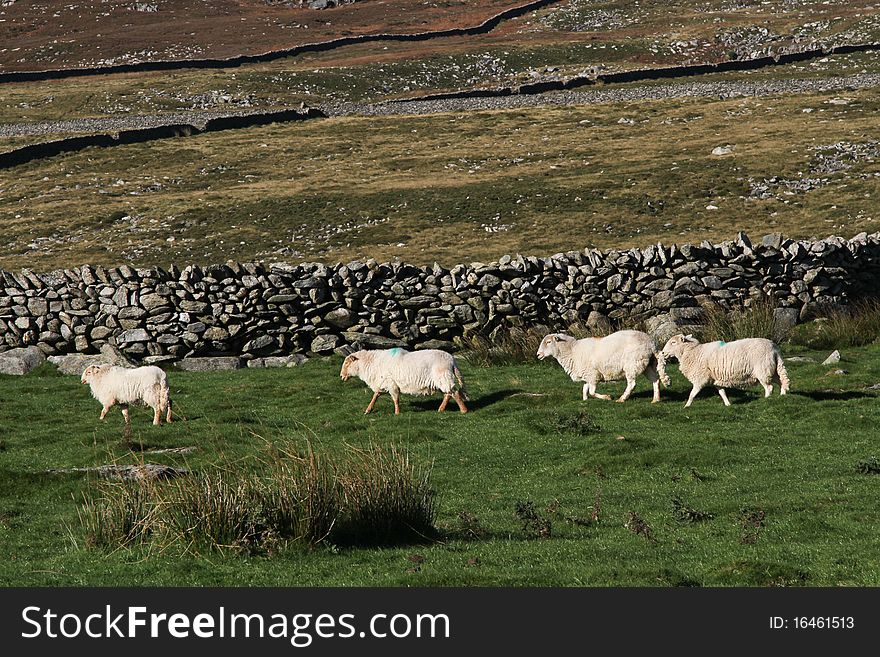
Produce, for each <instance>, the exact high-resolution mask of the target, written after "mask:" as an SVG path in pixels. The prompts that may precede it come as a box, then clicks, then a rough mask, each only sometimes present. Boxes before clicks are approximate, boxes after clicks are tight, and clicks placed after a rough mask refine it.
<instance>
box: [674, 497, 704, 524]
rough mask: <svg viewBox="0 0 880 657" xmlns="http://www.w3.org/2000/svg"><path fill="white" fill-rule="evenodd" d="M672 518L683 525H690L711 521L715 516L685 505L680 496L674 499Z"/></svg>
mask: <svg viewBox="0 0 880 657" xmlns="http://www.w3.org/2000/svg"><path fill="white" fill-rule="evenodd" d="M672 517H673V518H675V520H676V522H679V523H681V524H690V523H694V522H702V521H704V520H711V519H712V518H714V516H713V515H712V514H711V513H709V512H707V511H700V510H699V509H695V508H693V507H691V506H688V505H687V504H685V503H684V502H683V501H682V500H681V498H680V497H679V496H678V495H675V496H674V497H673V498H672Z"/></svg>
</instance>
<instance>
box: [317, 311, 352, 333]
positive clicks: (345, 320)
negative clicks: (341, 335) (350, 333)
mask: <svg viewBox="0 0 880 657" xmlns="http://www.w3.org/2000/svg"><path fill="white" fill-rule="evenodd" d="M324 321H325V322H327V323H328V324H331V325H333V326H335V327H337V328H340V329H347V328H350V327H352V326H354V325H355V324H357V319H356V318H355V316H354V315H353V314H352V312H351V311H350V310H348V309H347V308H336V309H335V310H331V311H330V312H329V313H327V314H326V315H324Z"/></svg>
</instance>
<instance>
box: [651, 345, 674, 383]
mask: <svg viewBox="0 0 880 657" xmlns="http://www.w3.org/2000/svg"><path fill="white" fill-rule="evenodd" d="M654 360H655V361H657V362H656V365H655V366H656V368H657V374H658V375H659V376H660V380H661V381H662V382H663V385H664V386H666V387H667V388H668V387H669V386H671V385H672V381H671V380H670V378H669V375H668V374H667V373H666V357H665V356H664V355H663V352H662V351H655V352H654Z"/></svg>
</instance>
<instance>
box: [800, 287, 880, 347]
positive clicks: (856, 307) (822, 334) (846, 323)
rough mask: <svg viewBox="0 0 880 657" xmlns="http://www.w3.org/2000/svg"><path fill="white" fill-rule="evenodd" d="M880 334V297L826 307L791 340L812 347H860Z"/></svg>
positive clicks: (873, 340)
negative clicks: (843, 305) (848, 304)
mask: <svg viewBox="0 0 880 657" xmlns="http://www.w3.org/2000/svg"><path fill="white" fill-rule="evenodd" d="M878 338H880V299H863V300H860V301H857V302H855V303H853V304H851V305H850V306H846V307H840V306H835V307H833V308H825V309H822V310H820V311H819V313H818V317H817V319H815V320H814V321H812V322H809V323H808V324H804V325H802V326H800V327H798V328H797V330H796V331H795V332H794V334H793V335H792V342H794V343H795V344H799V345H803V346H805V347H809V348H811V349H839V348H841V347H861V346H863V345H868V344H871V343H873V342H875V341H877V339H878Z"/></svg>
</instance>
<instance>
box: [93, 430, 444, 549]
mask: <svg viewBox="0 0 880 657" xmlns="http://www.w3.org/2000/svg"><path fill="white" fill-rule="evenodd" d="M429 475H430V469H429V468H423V467H420V466H417V465H415V464H414V463H412V461H411V460H410V458H409V455H408V454H407V453H406V452H402V451H400V450H398V449H397V448H395V447H388V448H385V447H379V446H376V445H371V446H370V447H368V448H366V449H355V448H349V449H348V453H347V454H346V455H345V457H343V458H342V459H340V460H338V461H333V460H330V459H324V458H319V457H318V455H316V454H315V453H314V451H312V449H311V448H309V449H308V451H307V452H306V453H305V454H296V453H293V452H281V451H278V450H274V452H273V454H272V457H271V458H270V459H269V460H268V461H263V462H262V463H260V464H259V465H258V466H257V467H256V468H254V469H252V470H243V469H241V466H237V467H232V466H228V465H227V466H215V467H213V468H211V469H208V470H205V471H203V472H200V473H196V474H193V475H191V476H187V477H178V478H175V479H173V480H170V481H159V480H152V481H151V480H139V481H127V482H106V481H104V482H99V483H98V484H97V486H96V488H95V489H93V490H92V491H91V492H89V493H87V494H86V495H85V499H84V501H83V504H82V505H81V507H80V509H79V520H80V525H81V529H82V532H83V535H84V542H85V544H86V546H88V547H95V548H101V549H109V550H112V549H117V548H126V547H134V546H136V545H145V546H148V547H155V548H159V549H167V548H171V547H178V548H181V549H183V550H185V551H191V552H195V553H204V552H210V551H222V550H232V551H235V552H241V553H246V554H266V555H271V554H274V553H276V552H278V551H280V550H282V549H284V548H286V547H289V546H292V545H302V546H315V545H319V544H322V543H327V544H330V545H334V546H348V545H355V544H357V545H377V544H406V543H414V542H421V541H424V540H425V539H429V538H431V537H433V536H434V535H435V531H436V530H435V529H434V519H435V514H436V511H435V505H434V492H433V491H432V490H431V488H430V486H429V481H428V479H429Z"/></svg>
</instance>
